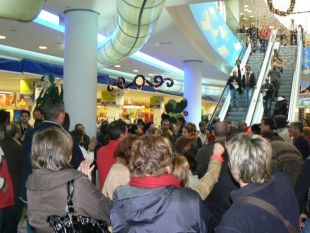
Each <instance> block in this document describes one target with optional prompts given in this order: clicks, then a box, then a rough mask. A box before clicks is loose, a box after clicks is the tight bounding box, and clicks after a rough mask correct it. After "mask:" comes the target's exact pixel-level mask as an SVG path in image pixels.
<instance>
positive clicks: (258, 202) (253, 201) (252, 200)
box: [234, 196, 298, 233]
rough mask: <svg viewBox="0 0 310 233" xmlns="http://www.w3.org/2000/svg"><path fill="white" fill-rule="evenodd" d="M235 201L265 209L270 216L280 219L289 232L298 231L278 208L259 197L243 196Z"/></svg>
mask: <svg viewBox="0 0 310 233" xmlns="http://www.w3.org/2000/svg"><path fill="white" fill-rule="evenodd" d="M235 203H246V204H250V205H254V206H256V207H259V208H261V209H263V210H265V211H267V212H268V213H269V214H271V215H272V216H274V217H276V218H277V219H280V220H281V221H282V222H283V224H284V226H285V227H286V229H287V230H288V232H289V233H298V231H297V230H296V229H295V227H294V226H293V225H292V224H291V223H290V222H289V221H288V220H287V219H285V218H284V217H283V216H282V214H281V213H280V212H279V210H278V209H277V208H276V207H275V206H274V205H272V204H270V203H269V202H267V201H264V200H262V199H260V198H257V197H252V196H245V197H241V198H239V199H238V200H237V201H236V202H234V204H235Z"/></svg>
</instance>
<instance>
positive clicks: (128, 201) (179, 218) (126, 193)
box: [110, 185, 207, 233]
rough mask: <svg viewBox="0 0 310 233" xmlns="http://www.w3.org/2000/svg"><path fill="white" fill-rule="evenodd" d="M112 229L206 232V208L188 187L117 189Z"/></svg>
mask: <svg viewBox="0 0 310 233" xmlns="http://www.w3.org/2000/svg"><path fill="white" fill-rule="evenodd" d="M110 219H111V223H112V226H113V232H114V233H117V232H128V233H138V232H139V233H140V232H161V233H164V232H169V233H174V232H175V233H176V232H207V210H206V209H204V207H203V206H202V202H201V200H200V197H199V195H198V193H196V192H195V191H193V190H191V189H188V188H176V187H173V186H168V187H164V188H152V189H146V188H136V187H132V186H130V185H125V186H122V187H120V188H118V189H117V190H116V192H115V196H114V201H113V206H112V209H111V212H110Z"/></svg>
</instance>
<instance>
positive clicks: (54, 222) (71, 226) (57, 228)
mask: <svg viewBox="0 0 310 233" xmlns="http://www.w3.org/2000/svg"><path fill="white" fill-rule="evenodd" d="M73 182H74V180H71V181H69V182H68V196H67V207H66V212H67V213H66V215H65V216H58V215H50V216H48V217H47V220H46V221H47V223H49V224H50V227H51V228H53V230H54V232H55V233H110V231H109V230H108V224H107V223H106V222H105V221H103V220H97V219H94V218H92V217H85V216H81V215H79V214H77V213H76V212H75V210H74V207H73V201H72V198H73V193H74V186H73Z"/></svg>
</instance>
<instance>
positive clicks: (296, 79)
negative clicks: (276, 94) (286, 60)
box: [287, 29, 303, 122]
mask: <svg viewBox="0 0 310 233" xmlns="http://www.w3.org/2000/svg"><path fill="white" fill-rule="evenodd" d="M302 46H303V42H302V33H301V31H300V30H299V29H298V33H297V53H296V54H297V56H296V65H295V71H294V75H293V82H292V89H291V98H290V103H289V109H288V117H287V119H288V121H289V122H292V121H295V120H296V113H295V110H296V106H297V102H298V97H299V84H300V73H301V61H302Z"/></svg>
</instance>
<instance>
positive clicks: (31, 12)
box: [0, 0, 45, 22]
mask: <svg viewBox="0 0 310 233" xmlns="http://www.w3.org/2000/svg"><path fill="white" fill-rule="evenodd" d="M44 3H45V0H22V1H21V0H0V18H5V19H14V20H19V21H24V22H30V21H32V20H33V19H34V18H36V17H37V16H38V15H39V14H40V11H41V9H42V7H43V5H44Z"/></svg>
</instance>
